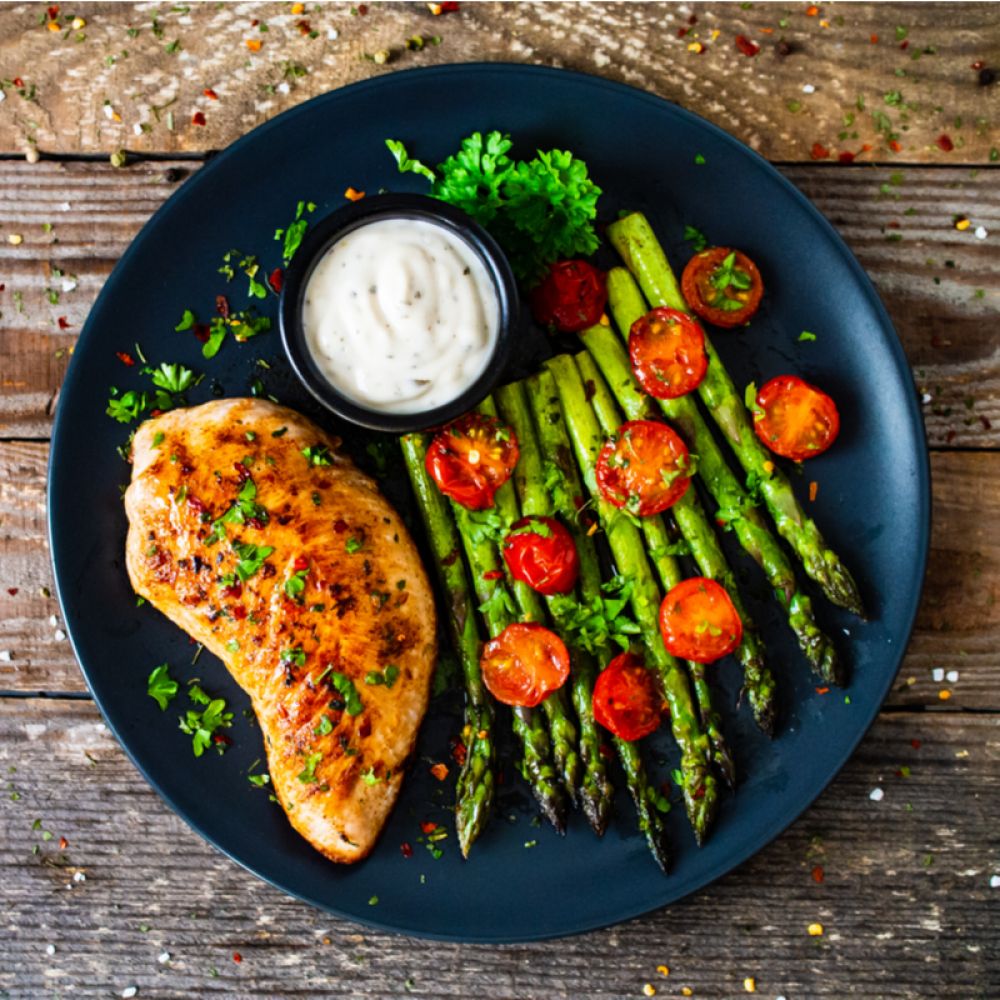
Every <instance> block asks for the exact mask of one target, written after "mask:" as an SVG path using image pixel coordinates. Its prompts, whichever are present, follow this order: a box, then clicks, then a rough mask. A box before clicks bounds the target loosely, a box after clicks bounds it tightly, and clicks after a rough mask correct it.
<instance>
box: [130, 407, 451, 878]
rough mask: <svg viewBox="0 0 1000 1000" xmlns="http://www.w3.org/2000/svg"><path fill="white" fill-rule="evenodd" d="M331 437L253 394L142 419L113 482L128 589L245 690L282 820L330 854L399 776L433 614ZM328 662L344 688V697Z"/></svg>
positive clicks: (423, 696) (376, 500)
mask: <svg viewBox="0 0 1000 1000" xmlns="http://www.w3.org/2000/svg"><path fill="white" fill-rule="evenodd" d="M339 446H340V442H339V441H338V440H337V439H336V438H333V437H331V436H330V435H329V434H326V433H325V432H323V431H322V430H320V428H318V427H317V426H316V425H315V424H313V423H312V422H310V421H309V420H307V419H306V418H304V417H302V416H301V415H300V414H298V413H295V412H294V411H293V410H288V409H285V408H284V407H280V406H277V405H275V404H273V403H269V402H266V401H263V400H259V399H225V400H217V401H215V402H210V403H205V404H204V405H202V406H195V407H191V408H189V409H181V410H173V411H171V412H169V413H165V414H163V415H162V416H159V417H156V418H154V419H152V420H149V421H147V422H146V423H144V424H143V425H142V426H141V427H140V428H139V430H138V431H137V432H136V435H135V441H134V444H133V449H132V454H133V464H132V482H131V484H130V485H129V487H128V490H127V491H126V494H125V509H126V512H127V514H128V520H129V531H128V539H127V542H126V561H127V565H128V572H129V576H130V578H131V580H132V586H133V587H134V588H135V591H136V593H138V594H140V595H142V596H143V597H145V598H146V599H147V600H148V601H149V602H150V603H151V604H152V605H153V606H154V607H156V608H157V609H158V610H160V611H161V612H163V613H164V614H165V615H166V616H167V617H168V618H170V619H171V621H173V622H175V623H176V624H177V625H179V626H180V627H181V628H183V629H184V630H185V631H186V632H187V633H188V634H189V635H190V636H192V638H194V639H195V640H197V641H198V642H200V643H203V644H204V645H205V647H206V648H208V649H209V650H210V651H211V652H213V653H214V654H215V655H216V656H218V657H219V658H220V659H221V660H222V661H223V662H224V663H225V664H226V666H227V667H228V669H229V672H230V673H231V674H232V675H233V677H234V678H235V679H236V681H237V682H238V683H239V685H240V686H241V687H242V688H243V690H244V691H246V692H247V694H248V695H249V696H250V698H251V700H252V702H253V708H254V711H255V712H256V713H257V719H258V721H259V722H260V726H261V729H262V730H263V733H264V743H265V746H266V749H267V759H268V767H269V770H270V774H271V782H272V785H273V787H274V791H275V793H276V795H277V797H278V799H279V801H280V802H281V805H282V806H283V807H284V809H285V812H286V813H287V815H288V819H289V821H290V822H291V824H292V826H293V827H294V828H295V829H296V830H298V832H299V833H300V834H302V836H303V837H305V839H306V840H308V841H309V843H310V844H312V845H313V847H315V848H316V849H317V850H318V851H321V852H322V853H323V854H325V855H326V856H327V857H328V858H330V859H331V860H333V861H340V862H354V861H358V860H360V859H361V858H364V857H365V856H366V855H367V854H368V853H369V851H371V849H372V847H373V846H374V844H375V841H376V840H377V838H378V835H379V832H380V831H381V829H382V826H383V825H384V823H385V821H386V818H387V817H388V815H389V812H390V811H391V809H392V806H393V803H394V802H395V800H396V797H397V795H398V793H399V789H400V785H401V782H402V780H403V769H404V767H405V764H406V761H407V758H408V757H409V756H410V754H411V753H412V751H413V747H414V744H415V742H416V737H417V730H418V728H419V726H420V722H421V720H422V718H423V716H424V712H425V711H426V708H427V700H428V695H429V688H430V681H431V675H432V673H433V669H434V663H435V659H436V654H437V650H436V643H435V636H436V621H435V611H434V601H433V597H432V593H431V588H430V585H429V583H428V581H427V577H426V574H425V573H424V569H423V566H422V564H421V561H420V558H419V556H418V554H417V550H416V548H415V546H414V544H413V541H412V539H411V538H410V536H409V534H408V532H407V530H406V528H405V526H404V525H403V523H402V521H401V520H400V518H399V516H398V515H397V514H396V512H395V511H394V510H393V509H392V507H390V505H389V504H388V502H387V501H386V500H385V499H384V498H383V497H382V495H381V494H380V493H379V491H378V488H377V486H376V485H375V483H374V482H373V481H372V480H371V479H369V478H368V477H367V476H365V475H364V474H363V473H361V472H360V471H358V469H357V468H356V467H355V466H354V465H353V464H352V462H351V461H350V460H349V459H348V458H346V457H345V456H343V455H341V454H340V453H339V451H338V449H339ZM304 451H305V452H306V453H305V454H304ZM220 519H221V520H220ZM248 545H250V546H257V547H258V549H257V551H256V552H252V550H250V549H249V548H247V546H248ZM265 546H266V547H270V548H273V552H271V553H270V554H268V555H267V557H266V559H265V560H264V561H263V562H262V563H261V564H260V568H259V569H257V570H256V571H255V572H253V573H252V574H250V575H248V570H251V569H253V564H254V559H253V558H251V559H249V560H247V559H246V558H244V559H243V560H242V561H241V560H240V554H241V553H242V555H243V556H244V557H246V556H247V555H251V556H253V555H255V556H256V557H257V561H259V559H260V556H261V555H262V551H261V549H262V548H263V547H265ZM241 573H242V575H243V576H244V577H246V578H245V579H241ZM296 581H300V582H301V584H302V586H301V587H300V586H299V583H298V582H296ZM390 668H395V670H393V669H390ZM386 671H388V677H389V678H390V679H391V677H392V676H393V674H394V673H395V671H398V676H397V677H396V679H395V681H394V682H393V683H392V684H391V686H390V685H389V684H386V683H366V680H365V678H366V676H368V677H369V680H377V679H378V678H377V677H376V678H373V677H371V676H370V675H371V674H372V673H377V674H381V676H382V677H383V678H384V677H386V676H387V675H386ZM345 678H346V680H347V681H350V682H351V683H352V684H353V686H354V689H355V691H356V692H357V695H358V698H359V699H360V702H361V708H360V711H357V712H356V714H353V715H352V714H351V712H350V711H349V709H353V710H357V708H358V705H357V703H356V702H355V700H354V699H353V697H352V695H351V692H350V688H349V686H348V685H347V684H346V682H345Z"/></svg>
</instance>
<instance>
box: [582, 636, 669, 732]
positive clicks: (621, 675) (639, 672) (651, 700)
mask: <svg viewBox="0 0 1000 1000" xmlns="http://www.w3.org/2000/svg"><path fill="white" fill-rule="evenodd" d="M593 706H594V718H595V719H596V720H597V721H598V722H599V723H600V724H601V725H602V726H604V728H605V729H607V730H608V731H609V732H610V733H612V734H613V735H615V736H617V737H618V738H619V739H622V740H627V741H628V742H629V743H631V742H633V741H634V740H641V739H642V738H643V737H644V736H648V735H649V734H650V733H654V732H656V730H657V729H659V727H660V717H661V715H662V712H663V707H664V706H663V696H662V695H661V694H660V692H659V691H658V690H657V687H656V680H655V678H654V677H653V675H652V674H651V673H650V672H649V671H648V670H647V669H646V667H645V666H644V665H643V662H642V660H641V659H639V657H638V656H636V655H635V654H634V653H621V654H619V655H618V656H616V657H615V658H614V659H613V660H612V661H611V662H610V663H609V664H608V665H607V666H606V667H605V668H604V670H602V671H601V672H600V674H598V676H597V681H596V682H595V684H594V695H593Z"/></svg>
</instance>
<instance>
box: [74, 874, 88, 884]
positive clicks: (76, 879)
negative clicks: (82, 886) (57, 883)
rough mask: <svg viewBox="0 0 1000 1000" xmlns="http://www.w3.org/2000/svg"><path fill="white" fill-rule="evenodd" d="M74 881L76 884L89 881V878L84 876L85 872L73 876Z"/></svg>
mask: <svg viewBox="0 0 1000 1000" xmlns="http://www.w3.org/2000/svg"><path fill="white" fill-rule="evenodd" d="M73 881H74V882H86V881H87V876H86V875H84V874H83V872H77V873H76V874H75V875H74V876H73Z"/></svg>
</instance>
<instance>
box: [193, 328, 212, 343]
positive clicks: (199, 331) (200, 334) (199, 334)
mask: <svg viewBox="0 0 1000 1000" xmlns="http://www.w3.org/2000/svg"><path fill="white" fill-rule="evenodd" d="M192 333H194V337H195V340H197V341H198V343H199V344H204V343H206V342H207V341H208V338H209V337H210V336H211V330H210V329H209V326H208V324H207V323H195V325H194V328H193V330H192Z"/></svg>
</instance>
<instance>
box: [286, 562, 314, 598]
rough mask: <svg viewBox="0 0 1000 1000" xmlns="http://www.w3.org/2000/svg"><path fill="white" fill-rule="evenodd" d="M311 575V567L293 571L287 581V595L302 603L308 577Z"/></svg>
mask: <svg viewBox="0 0 1000 1000" xmlns="http://www.w3.org/2000/svg"><path fill="white" fill-rule="evenodd" d="M308 575H309V567H308V566H307V567H306V568H305V569H300V570H298V571H297V572H295V573H293V574H292V575H291V576H290V577H289V578H288V579H287V580H286V581H285V596H286V597H288V598H289V599H290V600H293V601H295V602H296V603H297V604H301V603H302V595H303V593H304V592H305V589H306V577H307V576H308Z"/></svg>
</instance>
